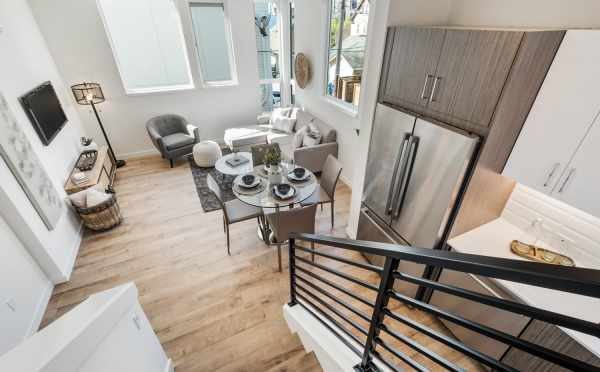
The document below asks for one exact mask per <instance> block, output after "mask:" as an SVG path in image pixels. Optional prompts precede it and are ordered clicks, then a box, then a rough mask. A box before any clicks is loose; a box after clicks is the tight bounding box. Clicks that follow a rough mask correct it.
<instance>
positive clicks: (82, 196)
mask: <svg viewBox="0 0 600 372" xmlns="http://www.w3.org/2000/svg"><path fill="white" fill-rule="evenodd" d="M69 199H71V204H73V205H74V206H76V207H78V208H85V207H86V206H87V190H81V191H79V192H76V193H75V194H71V195H69Z"/></svg>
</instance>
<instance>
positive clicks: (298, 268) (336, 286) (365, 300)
mask: <svg viewBox="0 0 600 372" xmlns="http://www.w3.org/2000/svg"><path fill="white" fill-rule="evenodd" d="M296 270H299V271H302V273H304V274H307V275H309V276H311V277H313V278H315V279H317V280H319V281H321V282H322V283H325V284H327V285H328V286H330V287H332V288H335V289H337V290H338V291H340V292H342V293H344V294H346V295H348V296H350V297H352V298H353V299H355V300H357V301H360V302H361V303H363V304H365V305H367V306H370V307H375V304H374V303H373V302H371V301H370V300H369V299H368V298H366V297H363V296H360V295H357V294H356V293H352V292H351V291H349V290H347V289H346V288H344V287H342V286H340V285H337V284H336V283H334V282H332V281H331V280H328V279H325V278H322V277H320V276H319V275H317V274H315V273H313V272H312V271H309V270H306V269H305V268H303V267H300V266H296Z"/></svg>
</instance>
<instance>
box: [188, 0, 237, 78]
mask: <svg viewBox="0 0 600 372" xmlns="http://www.w3.org/2000/svg"><path fill="white" fill-rule="evenodd" d="M193 4H221V5H223V13H224V19H225V33H226V35H225V39H226V40H227V44H228V45H227V51H228V55H229V74H230V76H231V79H229V80H206V79H205V77H204V75H203V73H202V62H201V61H200V53H199V50H198V40H197V38H196V31H195V29H194V21H193V19H192V6H193ZM184 6H185V7H186V10H185V14H186V15H187V22H188V30H189V32H190V34H191V35H190V43H191V48H192V49H193V51H194V53H193V54H194V64H195V65H196V72H197V73H198V76H199V80H200V85H201V86H202V87H204V88H210V87H224V86H235V85H238V84H239V80H238V73H237V65H236V59H235V48H234V43H233V31H232V27H231V18H230V4H229V1H228V0H186V1H185V4H184Z"/></svg>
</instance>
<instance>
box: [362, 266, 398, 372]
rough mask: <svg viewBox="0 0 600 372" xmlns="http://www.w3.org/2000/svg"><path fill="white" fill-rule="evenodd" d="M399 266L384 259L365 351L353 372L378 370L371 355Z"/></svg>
mask: <svg viewBox="0 0 600 372" xmlns="http://www.w3.org/2000/svg"><path fill="white" fill-rule="evenodd" d="M399 264H400V260H398V259H396V258H391V257H386V259H385V264H384V266H383V274H382V275H381V282H380V283H379V290H378V291H377V299H376V300H375V307H374V309H373V316H372V317H371V323H370V324H369V333H368V335H367V342H366V343H365V350H364V352H363V356H362V360H361V362H360V364H358V365H356V366H355V367H354V370H355V371H357V372H376V371H379V368H377V366H376V365H375V364H374V363H373V358H372V354H374V353H375V340H376V339H377V337H378V336H379V325H380V324H381V323H382V322H383V318H384V316H385V313H384V311H383V310H384V309H385V307H386V306H387V304H388V301H389V296H388V294H387V292H388V291H389V290H390V289H393V287H394V271H396V270H397V269H398V265H399Z"/></svg>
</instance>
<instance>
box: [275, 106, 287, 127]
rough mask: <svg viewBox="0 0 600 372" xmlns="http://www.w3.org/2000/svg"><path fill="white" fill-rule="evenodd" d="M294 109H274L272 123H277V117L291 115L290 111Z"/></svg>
mask: <svg viewBox="0 0 600 372" xmlns="http://www.w3.org/2000/svg"><path fill="white" fill-rule="evenodd" d="M291 111H292V108H291V107H287V108H280V107H278V108H276V109H273V112H271V125H273V124H275V121H276V120H277V118H282V117H286V118H287V117H289V114H290V112H291Z"/></svg>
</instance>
